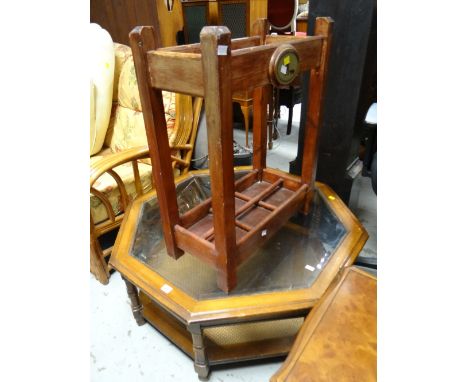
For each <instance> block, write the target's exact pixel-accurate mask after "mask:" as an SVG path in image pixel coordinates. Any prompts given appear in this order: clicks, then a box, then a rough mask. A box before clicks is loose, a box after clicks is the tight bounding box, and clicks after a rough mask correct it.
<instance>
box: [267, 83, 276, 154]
mask: <svg viewBox="0 0 468 382" xmlns="http://www.w3.org/2000/svg"><path fill="white" fill-rule="evenodd" d="M274 102H275V97H274V89H273V88H272V87H271V86H269V95H268V150H271V149H272V148H273V138H272V137H273V122H274V118H275V114H274V110H275V103H274Z"/></svg>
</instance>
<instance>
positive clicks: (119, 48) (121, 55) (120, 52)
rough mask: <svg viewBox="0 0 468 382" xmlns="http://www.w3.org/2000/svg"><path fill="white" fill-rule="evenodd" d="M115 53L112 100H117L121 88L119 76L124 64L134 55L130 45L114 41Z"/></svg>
mask: <svg viewBox="0 0 468 382" xmlns="http://www.w3.org/2000/svg"><path fill="white" fill-rule="evenodd" d="M114 54H115V65H114V91H113V94H112V100H113V101H114V102H117V95H118V90H119V78H120V73H121V72H122V67H123V64H125V61H127V59H128V58H129V57H131V56H132V50H131V49H130V47H129V46H127V45H123V44H119V43H117V42H114Z"/></svg>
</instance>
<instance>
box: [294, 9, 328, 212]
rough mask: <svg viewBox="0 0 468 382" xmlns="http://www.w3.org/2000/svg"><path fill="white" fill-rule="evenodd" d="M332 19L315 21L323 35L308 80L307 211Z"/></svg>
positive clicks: (304, 170)
mask: <svg viewBox="0 0 468 382" xmlns="http://www.w3.org/2000/svg"><path fill="white" fill-rule="evenodd" d="M332 29H333V20H332V19H331V18H330V17H317V19H316V21H315V30H314V35H315V36H323V37H324V40H323V44H322V55H321V59H320V66H319V67H317V68H312V69H311V71H310V80H309V102H308V105H307V110H308V112H307V114H306V115H307V119H306V121H305V134H304V150H303V157H302V176H301V178H302V182H303V183H305V184H308V185H309V187H310V190H311V192H309V193H308V195H307V197H306V202H305V204H304V212H305V213H308V212H309V205H310V201H311V200H312V198H313V192H314V187H315V185H314V182H315V174H316V170H317V154H318V135H319V129H320V124H321V116H322V105H323V102H322V100H323V96H324V89H325V81H326V75H327V66H328V56H329V52H330V44H331V38H332Z"/></svg>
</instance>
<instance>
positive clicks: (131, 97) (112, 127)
mask: <svg viewBox="0 0 468 382" xmlns="http://www.w3.org/2000/svg"><path fill="white" fill-rule="evenodd" d="M117 99H118V102H117V105H114V108H113V110H112V117H111V121H110V122H109V128H108V130H107V135H106V145H107V146H108V147H110V148H111V150H112V152H119V151H122V150H125V149H128V148H131V147H136V146H142V145H147V139H146V131H145V124H144V122H143V113H142V111H141V102H140V94H139V92H138V84H137V79H136V74H135V66H134V64H133V58H132V57H128V58H127V60H126V61H125V63H124V64H123V66H122V70H121V73H120V77H119V84H118V96H117ZM163 102H164V109H165V114H166V123H167V129H168V137H169V141H170V140H171V137H172V136H173V134H174V133H175V131H174V128H175V125H176V124H175V93H170V92H163Z"/></svg>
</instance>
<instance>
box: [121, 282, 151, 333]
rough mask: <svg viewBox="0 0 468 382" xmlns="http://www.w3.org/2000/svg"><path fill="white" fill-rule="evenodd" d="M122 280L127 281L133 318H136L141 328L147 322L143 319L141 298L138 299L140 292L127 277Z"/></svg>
mask: <svg viewBox="0 0 468 382" xmlns="http://www.w3.org/2000/svg"><path fill="white" fill-rule="evenodd" d="M122 279H123V281H125V286H126V287H127V293H128V297H129V298H130V303H131V306H132V313H133V317H135V320H136V322H137V324H138V326H141V325H143V324H144V323H146V321H145V319H144V318H143V315H142V314H141V311H142V310H143V306H142V305H141V303H140V298H139V297H138V290H137V288H136V287H135V285H133V284H132V283H131V282H130V281H128V280H127V279H125V277H123V276H122Z"/></svg>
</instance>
